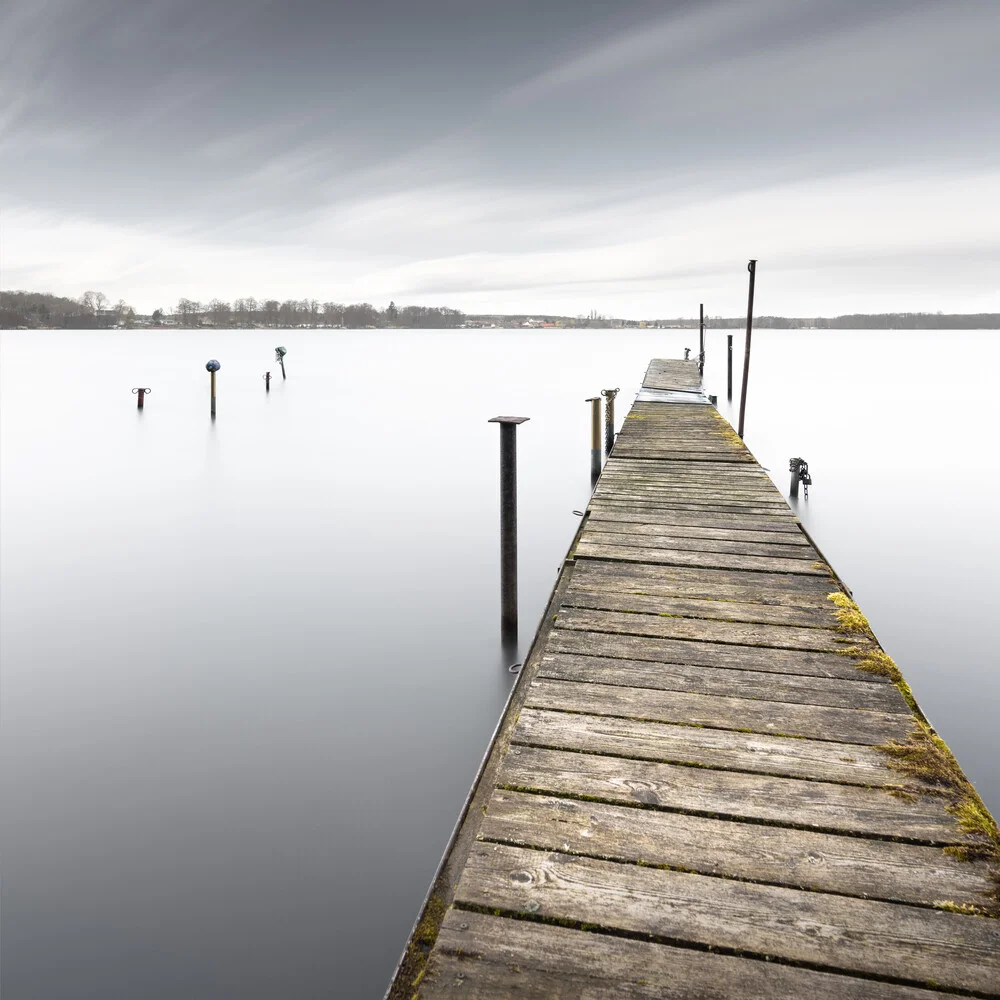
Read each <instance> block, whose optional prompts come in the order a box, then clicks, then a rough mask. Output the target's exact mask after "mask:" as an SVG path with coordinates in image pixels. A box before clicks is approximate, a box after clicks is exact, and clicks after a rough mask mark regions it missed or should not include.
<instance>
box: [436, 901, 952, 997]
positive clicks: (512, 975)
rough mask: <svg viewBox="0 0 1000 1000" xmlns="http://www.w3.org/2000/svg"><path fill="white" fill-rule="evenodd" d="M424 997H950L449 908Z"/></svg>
mask: <svg viewBox="0 0 1000 1000" xmlns="http://www.w3.org/2000/svg"><path fill="white" fill-rule="evenodd" d="M438 942H439V944H438V952H437V953H436V955H435V957H434V959H433V960H432V962H431V965H430V966H429V967H428V970H427V975H426V976H425V977H424V980H423V982H422V983H421V986H420V994H419V995H420V997H421V998H422V1000H435V998H449V997H455V998H463V1000H501V998H503V1000H509V998H511V997H517V998H520V1000H761V998H768V1000H803V998H804V997H808V998H810V1000H935V998H938V1000H955V997H956V994H951V993H939V992H933V993H932V992H929V991H927V990H925V989H914V988H912V987H908V986H896V985H894V984H891V983H883V982H879V981H878V980H873V979H862V978H859V977H854V976H843V975H837V974H835V973H830V972H816V971H814V970H811V969H802V968H798V967H796V966H791V965H780V964H776V963H773V962H765V961H763V960H759V959H753V958H737V957H734V956H731V955H717V954H713V953H712V952H708V951H700V950H696V949H693V948H676V947H672V946H670V945H665V944H655V943H653V942H650V941H636V940H632V939H629V938H622V937H615V936H612V935H609V934H595V933H588V932H585V931H578V930H572V929H570V928H567V927H553V926H550V925H547V924H541V923H537V922H535V921H529V920H512V919H510V918H509V917H496V916H492V915H487V914H482V913H474V912H469V911H463V910H450V911H449V912H448V914H447V915H446V916H445V919H444V923H443V925H442V927H441V934H440V936H439V938H438Z"/></svg>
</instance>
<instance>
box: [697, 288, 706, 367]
mask: <svg viewBox="0 0 1000 1000" xmlns="http://www.w3.org/2000/svg"><path fill="white" fill-rule="evenodd" d="M698 374H699V375H704V374H705V303H704V302H701V303H699V305H698Z"/></svg>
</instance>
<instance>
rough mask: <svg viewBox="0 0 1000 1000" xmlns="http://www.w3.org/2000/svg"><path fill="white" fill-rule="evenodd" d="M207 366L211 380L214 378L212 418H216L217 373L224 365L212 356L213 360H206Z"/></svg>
mask: <svg viewBox="0 0 1000 1000" xmlns="http://www.w3.org/2000/svg"><path fill="white" fill-rule="evenodd" d="M205 367H206V368H207V369H208V373H209V375H211V380H212V386H211V392H212V419H213V420H214V419H215V373H216V372H217V371H218V370H219V369H220V368H221V367H222V365H220V364H219V362H218V361H216V360H215V358H212V360H211V361H207V362H205Z"/></svg>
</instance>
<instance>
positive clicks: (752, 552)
mask: <svg viewBox="0 0 1000 1000" xmlns="http://www.w3.org/2000/svg"><path fill="white" fill-rule="evenodd" d="M583 538H584V539H585V540H586V541H587V542H588V543H591V544H599V545H616V546H635V545H639V546H642V547H643V548H654V549H655V548H662V549H687V550H688V551H691V552H728V553H732V554H735V555H748V556H774V557H777V558H779V559H805V560H808V562H809V564H810V568H811V564H812V563H814V562H816V561H817V560H818V559H819V553H817V552H816V550H815V549H813V548H809V547H807V546H794V545H780V544H778V545H775V544H773V543H769V542H753V541H731V540H729V539H723V538H688V537H685V536H683V535H661V534H643V535H635V534H632V533H631V532H618V531H602V530H601V529H600V528H598V526H597V525H596V524H591V523H588V524H587V527H586V529H585V530H584V535H583Z"/></svg>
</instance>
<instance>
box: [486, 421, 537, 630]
mask: <svg viewBox="0 0 1000 1000" xmlns="http://www.w3.org/2000/svg"><path fill="white" fill-rule="evenodd" d="M528 419H529V418H528V417H491V418H490V419H489V421H488V423H491V424H499V425H500V634H501V636H502V637H503V639H504V640H514V639H516V638H517V425H518V424H523V423H524V422H525V421H526V420H528Z"/></svg>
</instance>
